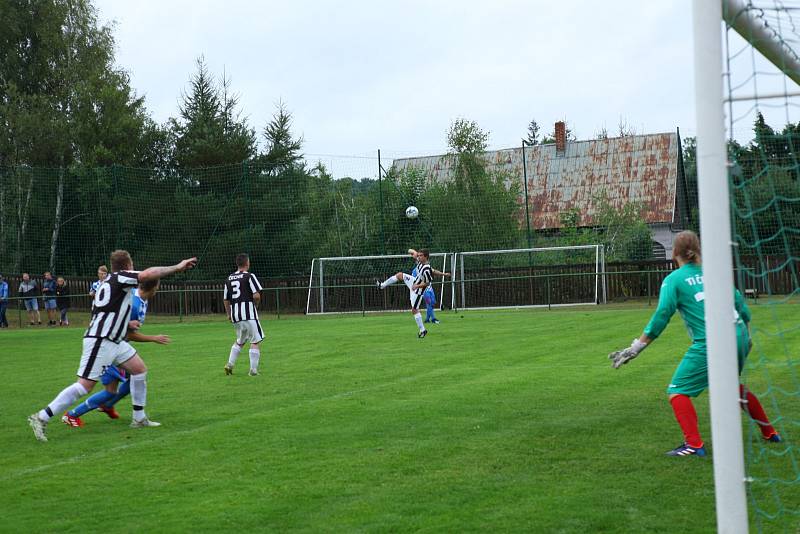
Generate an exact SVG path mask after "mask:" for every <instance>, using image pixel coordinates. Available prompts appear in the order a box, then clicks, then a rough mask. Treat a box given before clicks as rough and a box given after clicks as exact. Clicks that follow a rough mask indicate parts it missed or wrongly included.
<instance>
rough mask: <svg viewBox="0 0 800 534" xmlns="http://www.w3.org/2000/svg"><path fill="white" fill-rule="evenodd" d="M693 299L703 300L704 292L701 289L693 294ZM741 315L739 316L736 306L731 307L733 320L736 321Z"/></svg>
mask: <svg viewBox="0 0 800 534" xmlns="http://www.w3.org/2000/svg"><path fill="white" fill-rule="evenodd" d="M694 300H696V301H697V302H704V301H705V300H706V294H705V292H703V291H700V292H698V293H695V294H694ZM740 318H741V317H740V316H739V312H738V311H737V310H736V308H734V309H733V320H734V321H738V320H739V319H740Z"/></svg>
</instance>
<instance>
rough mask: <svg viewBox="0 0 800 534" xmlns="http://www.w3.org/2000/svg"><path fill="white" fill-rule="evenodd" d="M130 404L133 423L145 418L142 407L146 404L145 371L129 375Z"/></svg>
mask: <svg viewBox="0 0 800 534" xmlns="http://www.w3.org/2000/svg"><path fill="white" fill-rule="evenodd" d="M131 404H132V405H133V419H134V420H135V421H141V420H142V419H144V418H145V417H147V415H146V414H145V413H144V407H145V405H146V404H147V371H145V372H144V373H139V374H138V375H131Z"/></svg>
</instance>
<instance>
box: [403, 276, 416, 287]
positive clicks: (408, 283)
mask: <svg viewBox="0 0 800 534" xmlns="http://www.w3.org/2000/svg"><path fill="white" fill-rule="evenodd" d="M403 283H404V284H405V285H406V287H407V288H408V290H409V291H411V288H412V287H413V286H414V277H413V276H411V275H410V274H406V273H403Z"/></svg>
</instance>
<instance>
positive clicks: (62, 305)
mask: <svg viewBox="0 0 800 534" xmlns="http://www.w3.org/2000/svg"><path fill="white" fill-rule="evenodd" d="M56 304H58V311H60V312H61V320H59V321H58V324H59V325H61V326H69V319H68V318H67V311H69V306H70V298H69V287H68V286H67V282H66V280H64V278H62V277H60V276H59V277H58V281H57V282H56Z"/></svg>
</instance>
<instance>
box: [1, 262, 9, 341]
mask: <svg viewBox="0 0 800 534" xmlns="http://www.w3.org/2000/svg"><path fill="white" fill-rule="evenodd" d="M7 307H8V282H6V281H5V280H4V279H3V275H2V274H0V328H8V319H6V308H7Z"/></svg>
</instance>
